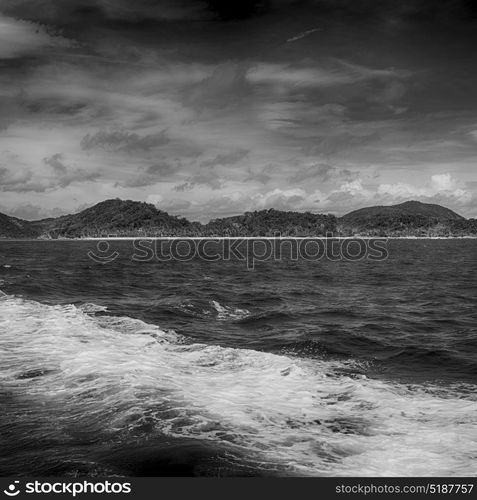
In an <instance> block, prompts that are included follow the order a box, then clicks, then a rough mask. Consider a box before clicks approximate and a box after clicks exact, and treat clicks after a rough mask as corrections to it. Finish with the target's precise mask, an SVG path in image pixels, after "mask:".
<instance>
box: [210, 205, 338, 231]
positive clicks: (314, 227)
mask: <svg viewBox="0 0 477 500" xmlns="http://www.w3.org/2000/svg"><path fill="white" fill-rule="evenodd" d="M335 230H336V217H335V216H334V215H322V214H312V213H310V212H304V213H303V212H283V211H280V210H275V209H273V208H270V209H269V210H260V211H255V212H246V213H245V214H243V215H237V216H234V217H226V218H224V219H214V220H212V221H210V222H209V223H208V224H206V225H205V226H204V228H203V234H204V235H206V236H276V235H281V236H323V235H326V234H327V233H330V232H335Z"/></svg>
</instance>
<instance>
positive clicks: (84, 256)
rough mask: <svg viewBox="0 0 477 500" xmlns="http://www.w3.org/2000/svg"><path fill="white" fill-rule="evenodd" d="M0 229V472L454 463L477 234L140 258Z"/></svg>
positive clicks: (473, 425)
mask: <svg viewBox="0 0 477 500" xmlns="http://www.w3.org/2000/svg"><path fill="white" fill-rule="evenodd" d="M96 245H97V243H96V242H93V241H2V242H0V290H1V291H2V293H1V294H0V295H1V297H0V404H1V408H2V412H1V413H0V475H2V476H7V475H15V476H21V475H36V476H48V475H61V476H82V475H96V476H98V475H119V476H214V477H224V476H315V475H317V476H438V475H444V476H465V475H467V476H471V475H475V471H476V470H477V391H476V389H477V308H476V304H477V300H476V298H477V279H476V276H477V240H470V239H469V240H466V239H461V240H390V241H389V242H388V253H389V256H388V258H387V259H385V260H378V261H375V260H369V259H363V260H359V261H349V260H348V261H346V260H345V261H344V260H338V261H333V260H329V259H321V260H319V261H318V260H316V261H311V260H305V259H298V260H293V259H291V258H287V256H286V255H285V256H284V257H283V258H282V259H280V260H272V259H270V260H269V261H266V262H257V263H256V264H255V266H254V267H253V268H250V267H249V266H247V265H246V264H245V263H244V262H242V261H238V260H234V259H230V260H227V261H225V260H217V261H206V260H202V259H199V258H194V259H191V260H189V261H178V260H171V261H166V260H163V261H160V260H157V259H153V260H148V261H144V262H138V261H134V260H132V259H131V253H132V250H131V242H130V241H114V242H111V245H110V246H111V249H110V250H114V251H117V253H118V256H117V258H115V259H114V260H113V261H111V262H107V263H101V262H97V261H95V260H92V258H90V257H89V256H88V252H91V251H95V250H96Z"/></svg>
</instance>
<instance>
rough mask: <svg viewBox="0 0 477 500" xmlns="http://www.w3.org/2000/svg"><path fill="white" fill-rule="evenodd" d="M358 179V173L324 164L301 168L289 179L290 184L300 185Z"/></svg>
mask: <svg viewBox="0 0 477 500" xmlns="http://www.w3.org/2000/svg"><path fill="white" fill-rule="evenodd" d="M357 177H359V172H351V171H350V170H349V169H346V168H345V169H341V168H338V167H335V166H332V165H328V164H326V163H321V164H317V165H309V166H307V167H304V168H301V169H299V170H298V171H297V173H296V174H294V175H292V176H291V177H290V182H294V183H301V182H303V181H310V180H316V181H318V182H321V183H326V182H329V181H342V182H348V181H350V180H353V179H356V178H357Z"/></svg>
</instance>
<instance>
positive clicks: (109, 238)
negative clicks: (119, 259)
mask: <svg viewBox="0 0 477 500" xmlns="http://www.w3.org/2000/svg"><path fill="white" fill-rule="evenodd" d="M356 239H361V240H475V239H477V236H360V235H355V236H104V237H96V236H95V237H93V236H92V237H86V238H0V243H1V242H4V241H5V242H8V241H25V242H26V241H45V242H58V241H134V240H169V241H173V240H217V241H223V240H356Z"/></svg>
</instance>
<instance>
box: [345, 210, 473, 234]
mask: <svg viewBox="0 0 477 500" xmlns="http://www.w3.org/2000/svg"><path fill="white" fill-rule="evenodd" d="M465 221H466V219H465V218H464V217H462V216H461V215H459V214H457V213H455V212H453V211H452V210H450V209H448V208H446V207H442V206H440V205H435V204H430V203H421V202H419V201H406V202H404V203H400V204H399V205H391V206H375V207H367V208H361V209H359V210H355V211H353V212H350V213H348V214H346V215H344V216H343V217H341V218H340V219H339V221H338V222H339V225H338V230H339V231H340V232H341V233H342V234H345V235H351V234H361V235H367V236H374V235H381V236H435V235H438V234H434V233H436V232H437V233H441V232H445V231H450V232H452V228H454V227H456V226H458V227H465V226H466V224H465ZM459 223H460V224H459Z"/></svg>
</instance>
